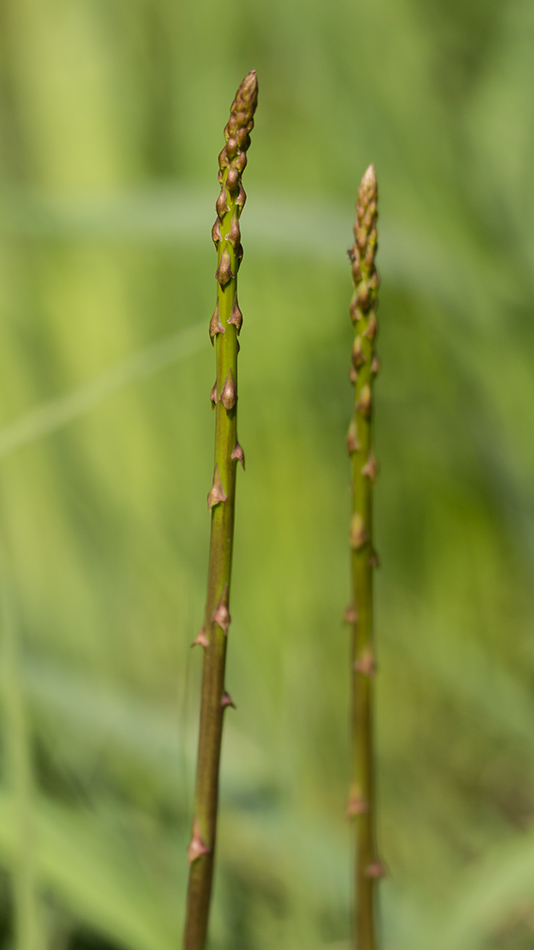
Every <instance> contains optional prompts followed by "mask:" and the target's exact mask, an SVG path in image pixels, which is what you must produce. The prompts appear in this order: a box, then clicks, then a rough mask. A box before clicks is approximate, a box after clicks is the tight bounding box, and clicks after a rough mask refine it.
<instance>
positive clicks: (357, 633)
mask: <svg viewBox="0 0 534 950" xmlns="http://www.w3.org/2000/svg"><path fill="white" fill-rule="evenodd" d="M377 198H378V192H377V184H376V177H375V171H374V168H373V166H372V165H370V167H369V168H368V169H367V171H366V172H365V175H364V176H363V179H362V182H361V185H360V189H359V192H358V201H357V204H356V221H355V224H354V244H353V246H352V248H351V250H350V251H349V257H350V260H351V263H352V277H353V281H354V295H353V298H352V301H351V305H350V315H351V319H352V322H353V325H354V331H355V337H354V344H353V348H352V361H351V368H350V379H351V382H352V383H353V384H354V390H355V399H354V416H353V419H352V421H351V424H350V428H349V433H348V436H347V449H348V452H349V455H350V457H351V460H352V487H353V507H352V520H351V528H350V545H351V550H352V601H351V604H350V605H349V607H348V609H347V620H348V621H349V623H350V624H351V626H352V673H351V676H352V781H351V789H350V797H349V803H348V809H347V811H348V815H349V817H351V818H353V819H354V821H355V823H356V837H357V841H356V867H355V904H354V906H355V913H354V946H355V950H377V947H378V936H377V926H376V903H377V900H376V884H377V881H378V880H379V878H380V877H381V876H382V875H383V868H382V865H381V863H380V861H379V860H378V857H377V846H376V798H375V776H374V748H373V692H374V690H373V679H374V674H375V670H376V663H375V653H374V646H373V570H374V568H375V567H376V566H377V563H378V560H377V555H376V552H375V550H374V547H373V524H372V515H373V508H372V500H373V483H374V481H375V478H376V471H377V466H376V459H375V456H374V452H373V443H372V419H373V384H374V379H375V377H376V374H377V372H378V366H379V364H378V357H377V356H376V353H375V338H376V333H377V321H376V298H377V290H378V275H377V272H376V268H375V255H376V248H377V240H376V221H377Z"/></svg>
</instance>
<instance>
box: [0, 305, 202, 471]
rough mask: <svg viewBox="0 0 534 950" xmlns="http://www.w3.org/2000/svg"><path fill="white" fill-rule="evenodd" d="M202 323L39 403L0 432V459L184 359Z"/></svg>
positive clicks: (198, 340) (197, 342)
mask: <svg viewBox="0 0 534 950" xmlns="http://www.w3.org/2000/svg"><path fill="white" fill-rule="evenodd" d="M205 336H206V327H205V325H204V324H202V325H201V324H195V325H194V326H191V327H188V328H187V329H186V330H180V331H179V332H178V333H173V334H172V335H171V336H169V337H166V338H165V339H163V340H160V341H159V342H158V343H154V344H153V345H152V346H149V347H147V348H146V349H144V350H141V352H139V353H135V354H134V356H131V357H130V358H129V359H126V360H124V361H123V362H121V363H117V364H116V365H115V366H112V367H111V368H110V369H109V370H108V371H107V372H106V373H103V374H102V375H101V376H99V377H97V378H96V379H94V380H91V382H90V383H86V384H85V385H84V386H80V387H79V388H78V389H74V390H72V391H71V392H70V393H67V394H66V395H65V396H60V397H59V398H58V399H51V400H49V401H48V402H45V403H41V404H40V405H39V406H38V407H37V408H36V409H34V410H33V411H32V412H28V413H27V414H26V415H24V416H22V417H21V418H20V419H16V420H15V421H14V422H11V423H9V424H8V425H6V426H4V427H3V428H2V429H0V458H4V457H5V456H6V455H11V454H12V453H13V452H15V451H16V450H17V449H20V448H22V446H24V445H28V444H30V443H31V442H36V441H38V440H39V439H43V438H45V437H46V436H48V435H52V434H53V433H54V432H57V431H58V430H59V429H62V428H63V427H64V426H66V425H68V424H69V423H71V422H74V421H75V420H76V419H79V418H80V416H84V415H85V414H86V413H87V412H90V411H91V409H94V407H95V406H98V405H99V404H100V403H102V402H104V401H105V400H106V399H108V398H109V397H110V396H112V395H113V394H114V393H116V392H119V391H120V390H122V389H125V388H126V386H131V385H132V384H133V383H136V382H138V381H139V380H141V379H144V378H146V377H147V376H152V375H153V374H154V373H157V372H158V371H159V370H161V369H163V368H164V367H165V366H170V365H171V364H172V363H176V362H178V361H179V360H182V359H186V358H187V357H188V356H191V355H192V354H193V353H196V352H198V350H200V349H201V347H202V344H203V343H204V339H205Z"/></svg>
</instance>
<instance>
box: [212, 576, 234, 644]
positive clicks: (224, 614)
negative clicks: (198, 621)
mask: <svg viewBox="0 0 534 950" xmlns="http://www.w3.org/2000/svg"><path fill="white" fill-rule="evenodd" d="M211 619H212V620H213V622H214V623H216V624H218V625H219V627H220V628H221V630H222V631H223V633H224V635H225V637H226V636H228V627H229V626H230V624H231V622H232V618H231V617H230V613H229V611H228V584H225V585H224V588H223V592H222V594H221V596H220V599H219V603H218V604H217V606H216V608H215V612H214V614H213V617H212V618H211Z"/></svg>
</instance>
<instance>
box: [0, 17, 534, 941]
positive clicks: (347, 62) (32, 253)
mask: <svg viewBox="0 0 534 950" xmlns="http://www.w3.org/2000/svg"><path fill="white" fill-rule="evenodd" d="M533 43H534V8H533V6H532V4H531V3H530V2H528V0H507V2H506V3H503V2H498V0H486V2H485V3H480V2H478V0H444V2H443V3H436V2H432V0H375V2H374V3H372V4H371V3H365V2H362V0H355V2H352V3H351V2H348V0H331V2H329V3H328V4H325V3H321V2H319V0H306V2H304V0H271V2H269V3H267V2H266V0H258V2H256V3H254V4H253V3H246V2H244V0H228V2H226V3H215V2H213V0H198V2H197V3H196V4H186V3H184V2H179V0H178V2H174V3H173V2H171V0H4V2H3V3H2V4H1V5H0V45H1V51H0V138H1V144H0V161H1V166H2V185H1V191H0V232H1V252H0V312H1V318H0V525H1V527H0V593H1V624H2V634H1V657H0V664H1V669H0V677H1V688H2V694H1V695H2V718H1V784H0V864H1V868H0V932H1V946H2V948H13V950H50V948H53V950H87V948H93V950H119V948H122V950H170V948H171V947H178V946H180V943H181V929H182V924H183V914H184V898H185V887H186V877H187V868H186V863H185V848H186V846H187V842H188V839H189V831H190V821H191V808H192V792H193V780H194V767H195V757H196V731H197V715H198V698H199V678H200V663H201V656H200V654H199V653H198V654H197V653H196V651H190V649H189V644H190V642H191V640H192V639H193V637H194V636H195V634H196V631H197V629H198V627H199V626H200V623H201V622H202V614H203V602H204V586H205V578H206V570H207V551H208V541H209V518H208V514H207V510H206V494H207V491H208V489H209V487H210V484H211V476H212V455H213V417H212V415H211V412H210V408H209V406H210V403H209V391H210V389H211V386H212V383H213V376H214V355H213V351H212V349H211V347H210V345H209V339H208V322H209V318H210V316H211V313H212V310H213V305H214V300H215V280H214V271H215V255H214V251H213V246H212V243H211V239H210V229H211V225H212V223H213V220H214V202H215V199H216V197H217V195H218V190H219V189H218V185H217V174H216V173H217V154H218V152H219V150H220V148H221V147H222V143H223V137H222V130H223V127H224V125H225V122H226V120H227V116H228V111H229V106H230V103H231V101H232V98H233V95H234V93H235V90H236V88H237V86H238V84H239V82H240V81H241V79H242V78H243V76H244V75H245V74H246V72H248V70H249V69H251V68H255V69H256V70H257V72H258V77H259V84H260V104H259V108H258V112H257V116H256V128H255V130H254V133H253V142H252V148H251V152H250V157H249V158H250V160H249V166H248V168H247V171H246V176H245V186H246V190H247V193H248V203H247V207H246V209H245V212H244V215H243V219H242V231H243V243H244V247H245V261H244V265H243V268H242V270H241V272H240V303H241V306H242V309H243V312H244V316H245V323H244V328H243V333H242V336H241V343H242V353H241V364H240V403H239V406H240V422H239V430H240V438H241V441H242V443H243V445H244V447H245V450H246V453H247V472H246V474H245V475H242V473H240V475H239V485H238V516H237V526H236V530H237V534H236V548H235V562H234V582H233V592H232V615H233V618H234V622H233V624H232V632H231V642H230V649H229V660H228V687H229V689H230V691H231V693H232V696H233V698H234V700H235V702H236V704H237V707H238V710H237V712H236V713H233V712H231V713H229V714H228V716H227V721H226V731H225V740H224V750H223V758H224V766H223V775H222V791H221V820H220V834H219V860H218V875H217V885H216V894H215V900H214V905H213V914H212V927H211V944H210V946H211V948H212V950H230V948H232V950H272V948H273V947H276V948H277V950H297V948H304V947H306V948H308V950H346V948H347V947H348V943H347V935H348V932H349V877H350V865H351V855H350V834H349V829H348V827H347V824H346V822H345V818H344V808H345V800H346V791H347V784H348V771H349V766H348V722H347V719H348V714H347V708H348V643H347V631H346V629H344V628H343V626H342V623H341V617H342V614H343V610H344V607H345V604H346V601H347V598H348V590H349V575H348V518H349V495H348V491H347V487H348V477H349V470H348V461H347V457H346V452H345V447H344V437H345V432H346V429H347V425H348V421H349V416H350V410H351V389H350V386H349V384H348V366H349V358H350V347H351V340H352V328H351V325H350V320H349V316H348V304H349V300H350V295H351V281H350V270H349V265H348V262H347V258H346V248H347V247H348V246H349V245H350V243H351V229H352V223H353V216H354V203H355V198H356V192H357V188H358V184H359V181H360V178H361V176H362V174H363V172H364V170H365V168H366V167H367V165H368V164H369V163H370V162H371V161H372V162H374V164H375V166H376V169H377V174H378V179H379V187H380V213H381V216H380V252H379V265H380V273H381V279H382V289H381V300H380V314H379V316H380V338H379V344H380V353H381V357H382V366H383V370H382V373H381V375H380V377H379V380H378V386H377V416H376V440H377V451H378V456H379V460H380V463H381V475H380V478H379V480H378V482H377V488H376V530H377V547H378V550H379V553H380V556H381V564H382V567H381V570H380V571H379V572H378V575H377V591H376V593H377V614H378V616H377V638H378V641H379V658H380V676H379V679H378V685H377V689H378V712H377V719H378V729H377V732H378V743H379V784H380V805H381V813H380V839H381V846H382V853H383V857H384V859H385V861H386V863H387V866H388V869H389V877H388V880H387V881H386V882H385V884H384V886H383V891H382V897H383V901H382V921H383V933H384V948H385V950H414V948H417V950H419V948H421V950H423V948H424V950H427V948H432V950H459V948H460V950H502V948H506V950H526V948H529V947H532V946H533V943H534V891H533V888H532V881H533V880H534V642H533V639H532V617H533V614H534V611H533V607H534V605H533V602H532V601H533V585H532V572H533V567H534V541H533V538H534V533H533V529H534V495H533V489H532V483H533V477H534V440H533V438H532V431H533V425H532V414H533V406H534V323H533V304H532V299H533V278H532V258H533V254H534V239H533V236H532V217H533V199H534V185H533V178H532V167H533V158H534V148H533V146H534V98H533V96H532V83H533V79H534V76H533V67H532V48H533Z"/></svg>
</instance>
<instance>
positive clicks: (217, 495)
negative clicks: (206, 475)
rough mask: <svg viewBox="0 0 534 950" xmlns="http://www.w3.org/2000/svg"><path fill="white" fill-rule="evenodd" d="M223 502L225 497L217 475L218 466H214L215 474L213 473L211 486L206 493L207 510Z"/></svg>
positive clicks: (219, 477)
mask: <svg viewBox="0 0 534 950" xmlns="http://www.w3.org/2000/svg"><path fill="white" fill-rule="evenodd" d="M224 501H226V495H225V493H224V489H223V487H222V482H221V476H220V475H219V466H218V465H216V466H215V472H214V473H213V485H212V486H211V488H210V490H209V492H208V510H210V509H211V508H214V507H215V505H218V504H219V503H220V502H224Z"/></svg>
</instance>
